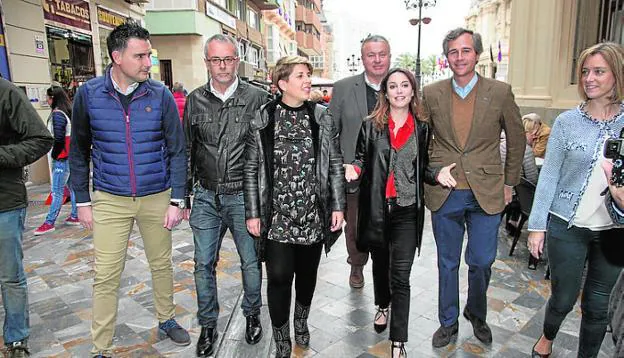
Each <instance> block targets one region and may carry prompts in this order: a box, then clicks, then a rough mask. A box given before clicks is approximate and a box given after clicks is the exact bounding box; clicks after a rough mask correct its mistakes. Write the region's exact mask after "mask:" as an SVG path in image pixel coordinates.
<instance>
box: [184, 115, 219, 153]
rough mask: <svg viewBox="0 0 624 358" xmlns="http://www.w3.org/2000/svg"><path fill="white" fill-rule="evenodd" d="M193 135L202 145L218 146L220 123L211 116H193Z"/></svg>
mask: <svg viewBox="0 0 624 358" xmlns="http://www.w3.org/2000/svg"><path fill="white" fill-rule="evenodd" d="M191 126H192V128H193V134H194V136H195V138H197V139H198V140H199V142H200V143H209V144H213V145H216V144H217V142H218V139H219V121H218V120H217V119H216V118H214V117H213V116H212V115H210V114H205V113H201V114H193V115H192V117H191Z"/></svg>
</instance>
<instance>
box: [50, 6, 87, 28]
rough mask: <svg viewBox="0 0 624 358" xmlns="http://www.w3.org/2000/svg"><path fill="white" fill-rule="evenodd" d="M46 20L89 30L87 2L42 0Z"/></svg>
mask: <svg viewBox="0 0 624 358" xmlns="http://www.w3.org/2000/svg"><path fill="white" fill-rule="evenodd" d="M41 2H42V4H43V17H44V18H45V19H46V20H50V21H54V22H59V23H61V24H65V25H69V26H73V27H77V28H80V29H83V30H87V31H91V16H90V14H89V3H88V2H86V1H83V0H42V1H41Z"/></svg>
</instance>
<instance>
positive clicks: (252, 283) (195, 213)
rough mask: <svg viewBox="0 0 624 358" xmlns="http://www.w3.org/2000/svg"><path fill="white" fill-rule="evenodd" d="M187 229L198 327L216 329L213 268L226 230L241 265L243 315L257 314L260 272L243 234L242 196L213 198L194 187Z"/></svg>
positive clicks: (212, 194)
mask: <svg viewBox="0 0 624 358" xmlns="http://www.w3.org/2000/svg"><path fill="white" fill-rule="evenodd" d="M190 225H191V228H192V229H193V240H194V242H195V287H196V289H197V306H198V309H197V318H198V320H199V324H200V325H201V326H202V327H212V328H214V327H216V326H217V318H218V315H219V302H218V299H217V276H216V268H217V263H218V262H219V250H220V248H221V242H222V240H223V236H224V235H225V232H226V230H227V229H229V230H230V232H231V233H232V237H233V238H234V243H235V244H236V250H237V251H238V255H239V257H240V261H241V271H242V274H243V275H242V276H243V290H244V297H243V302H242V304H241V308H242V309H243V314H244V315H245V316H250V315H255V314H259V313H260V307H261V306H262V298H261V293H260V288H261V285H262V271H261V270H260V263H259V262H258V257H257V255H256V248H255V245H254V239H253V238H252V237H251V236H250V235H249V233H248V232H247V225H246V224H245V202H244V200H243V193H238V194H215V192H214V191H212V190H206V189H204V188H202V187H201V186H199V185H198V186H197V187H196V189H195V197H194V199H193V208H192V210H191V218H190Z"/></svg>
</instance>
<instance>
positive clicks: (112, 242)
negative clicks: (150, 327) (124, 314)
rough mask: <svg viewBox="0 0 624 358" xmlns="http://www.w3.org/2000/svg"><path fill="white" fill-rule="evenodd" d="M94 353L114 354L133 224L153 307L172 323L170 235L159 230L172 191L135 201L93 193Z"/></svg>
mask: <svg viewBox="0 0 624 358" xmlns="http://www.w3.org/2000/svg"><path fill="white" fill-rule="evenodd" d="M92 199H93V200H92V205H93V246H94V247H95V279H94V282H93V321H92V324H91V336H92V338H93V350H92V353H93V354H98V353H103V354H108V355H110V354H111V353H112V349H113V347H112V345H113V333H114V330H115V322H116V320H117V305H118V292H119V283H120V278H121V273H122V272H123V269H124V266H125V263H126V251H127V248H128V239H129V237H130V233H131V232H132V227H133V225H134V222H135V220H136V222H137V225H138V226H139V231H140V233H141V237H142V238H143V245H144V247H145V255H146V257H147V261H148V263H149V267H150V271H151V273H152V287H153V292H154V306H155V308H156V314H157V318H158V321H159V322H164V321H166V320H168V319H170V318H173V316H174V313H175V305H174V303H173V266H172V263H171V231H169V230H167V229H165V228H164V227H163V223H164V218H165V213H166V212H167V208H168V206H169V200H170V190H166V191H163V192H160V193H157V194H153V195H148V196H144V197H139V198H132V197H124V196H117V195H112V194H108V193H104V192H102V191H96V192H95V193H93V198H92Z"/></svg>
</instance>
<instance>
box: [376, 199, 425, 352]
mask: <svg viewBox="0 0 624 358" xmlns="http://www.w3.org/2000/svg"><path fill="white" fill-rule="evenodd" d="M416 220H417V215H416V206H415V205H411V206H406V207H401V206H398V205H396V204H395V205H391V206H390V210H388V213H387V214H386V237H387V238H388V246H387V247H384V248H371V258H372V260H373V285H374V286H375V287H374V291H375V304H376V305H378V306H380V307H381V308H385V307H388V305H389V304H390V303H392V311H391V312H390V340H392V341H395V342H407V326H408V323H409V322H408V318H409V308H410V274H411V272H412V264H413V263H414V256H415V255H416V235H417V225H416Z"/></svg>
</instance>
